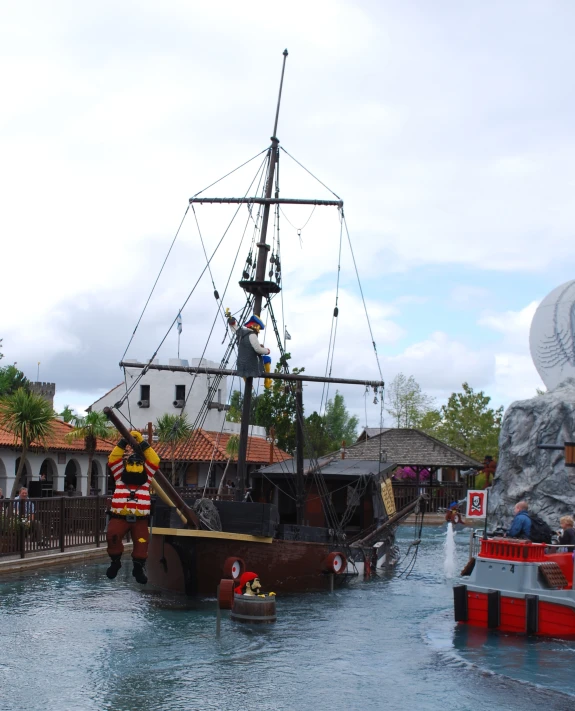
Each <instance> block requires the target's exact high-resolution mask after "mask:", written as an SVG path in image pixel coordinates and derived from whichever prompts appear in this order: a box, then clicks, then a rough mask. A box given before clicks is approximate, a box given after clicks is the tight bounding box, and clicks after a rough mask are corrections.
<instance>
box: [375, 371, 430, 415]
mask: <svg viewBox="0 0 575 711" xmlns="http://www.w3.org/2000/svg"><path fill="white" fill-rule="evenodd" d="M386 399H387V407H386V408H385V409H386V410H387V412H389V414H390V415H391V416H392V417H393V419H394V423H395V426H396V427H407V428H410V427H419V426H420V424H421V421H422V419H423V418H424V417H425V415H426V414H427V413H428V412H429V411H430V410H431V409H432V407H433V403H434V398H432V397H431V396H429V395H427V394H426V393H424V392H423V391H422V390H421V386H420V385H419V383H418V382H417V381H416V380H415V378H414V377H413V375H410V376H409V377H406V376H405V375H404V374H403V373H398V374H397V375H396V376H395V378H394V379H393V380H392V381H391V384H390V386H389V387H388V389H387V398H386Z"/></svg>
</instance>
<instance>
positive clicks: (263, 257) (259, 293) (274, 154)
mask: <svg viewBox="0 0 575 711" xmlns="http://www.w3.org/2000/svg"><path fill="white" fill-rule="evenodd" d="M283 57H284V60H283V64H282V75H281V79H280V89H279V92H278V103H277V107H276V118H275V121H274V130H273V133H272V137H271V142H272V143H271V146H270V147H269V151H268V174H267V182H266V192H265V198H266V203H265V204H264V212H263V217H262V229H261V233H260V241H259V242H258V243H257V245H256V246H257V248H258V256H257V262H256V278H255V283H253V282H252V285H253V287H256V288H254V289H253V292H252V293H253V294H254V314H255V315H256V316H258V317H259V316H260V315H261V312H262V299H263V297H264V296H267V295H269V294H270V293H272V292H273V291H277V285H275V284H273V283H272V282H266V281H265V277H266V266H267V261H268V252H269V250H270V246H269V244H268V243H267V241H266V239H267V232H268V222H269V218H270V207H271V202H270V198H271V196H272V191H273V187H274V181H275V174H276V166H277V163H278V152H279V148H278V146H279V139H278V137H277V135H276V134H277V129H278V120H279V115H280V104H281V98H282V88H283V83H284V73H285V68H286V60H287V57H288V51H287V49H284V52H283ZM275 197H276V199H277V198H279V194H278V191H277V190H276V195H275ZM244 288H245V287H244ZM253 382H254V379H253V378H246V382H245V387H244V402H243V409H242V421H241V427H240V442H239V449H238V483H239V487H238V493H237V496H238V498H239V499H240V500H242V499H243V498H244V494H245V488H246V480H247V453H248V434H249V427H250V415H251V408H252V389H253ZM299 446H300V445H299V444H298V447H299Z"/></svg>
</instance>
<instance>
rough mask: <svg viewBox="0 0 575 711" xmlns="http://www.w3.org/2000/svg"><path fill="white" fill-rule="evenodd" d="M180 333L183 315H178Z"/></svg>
mask: <svg viewBox="0 0 575 711" xmlns="http://www.w3.org/2000/svg"><path fill="white" fill-rule="evenodd" d="M177 322H178V333H181V332H182V314H178V320H177Z"/></svg>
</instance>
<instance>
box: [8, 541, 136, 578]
mask: <svg viewBox="0 0 575 711" xmlns="http://www.w3.org/2000/svg"><path fill="white" fill-rule="evenodd" d="M124 548H125V550H126V552H127V553H129V552H130V551H131V550H132V544H131V543H124ZM107 557H108V553H107V552H106V546H105V545H104V546H100V547H99V548H97V547H96V546H94V545H88V546H78V547H77V548H71V549H69V550H67V551H64V553H61V552H60V551H56V552H54V551H38V552H36V553H28V555H27V556H26V557H25V558H20V556H18V555H10V556H5V557H2V558H0V579H1V578H2V576H3V575H8V574H11V573H18V572H23V571H26V570H34V569H37V568H48V567H50V566H56V565H68V564H70V563H85V562H88V561H90V560H98V559H99V558H102V559H106V558H107Z"/></svg>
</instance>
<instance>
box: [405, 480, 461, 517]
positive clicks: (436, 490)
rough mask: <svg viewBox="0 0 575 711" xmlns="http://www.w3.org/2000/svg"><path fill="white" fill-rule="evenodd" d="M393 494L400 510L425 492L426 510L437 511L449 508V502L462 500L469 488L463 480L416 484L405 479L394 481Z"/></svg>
mask: <svg viewBox="0 0 575 711" xmlns="http://www.w3.org/2000/svg"><path fill="white" fill-rule="evenodd" d="M393 494H394V497H395V507H396V509H397V510H398V511H399V510H400V509H402V508H404V507H405V506H407V505H408V504H410V503H411V502H412V501H415V499H416V498H417V497H418V496H419V494H425V496H426V497H427V502H426V511H428V512H430V513H437V512H438V511H439V510H440V509H447V508H449V504H451V503H453V502H454V501H461V499H463V498H465V496H466V494H467V488H466V486H465V484H464V483H463V482H461V483H460V482H445V483H440V482H434V483H433V484H429V483H428V482H425V483H420V484H419V485H418V484H415V483H411V482H409V483H405V482H404V481H394V482H393Z"/></svg>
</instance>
